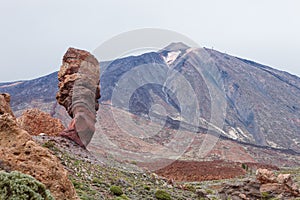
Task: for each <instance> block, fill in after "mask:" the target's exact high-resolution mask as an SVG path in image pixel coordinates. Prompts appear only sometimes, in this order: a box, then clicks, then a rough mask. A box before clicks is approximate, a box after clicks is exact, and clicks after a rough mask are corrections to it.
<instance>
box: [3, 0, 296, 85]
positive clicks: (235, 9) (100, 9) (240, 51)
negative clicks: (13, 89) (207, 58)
mask: <svg viewBox="0 0 300 200" xmlns="http://www.w3.org/2000/svg"><path fill="white" fill-rule="evenodd" d="M299 9H300V1H299V0H207V1H204V0H184V1H183V0H170V1H169V0H147V1H146V0H91V1H89V0H9V1H4V0H1V4H0V25H1V30H0V45H1V46H0V51H1V54H0V55H1V60H0V66H1V73H0V82H7V81H15V80H23V79H32V78H36V77H40V76H42V75H46V74H49V73H51V72H54V71H56V70H58V69H59V67H60V64H61V59H62V56H63V54H64V52H65V51H66V50H67V48H68V47H69V46H73V47H77V48H82V49H86V50H90V51H93V50H94V49H95V48H97V47H98V46H99V45H100V44H101V43H103V42H104V41H106V40H108V39H110V38H111V37H113V36H115V35H118V34H120V33H123V32H126V31H130V30H134V29H139V28H162V29H168V30H172V31H175V32H178V33H181V34H183V35H186V36H187V37H189V38H191V39H192V40H194V41H195V42H197V43H198V44H199V45H200V46H202V47H209V48H211V47H213V48H214V49H216V50H219V51H221V52H226V53H228V54H231V55H234V56H239V57H242V58H247V59H250V60H253V61H256V62H259V63H262V64H266V65H269V66H271V67H274V68H277V69H280V70H284V71H288V72H290V73H292V74H295V75H298V76H300V55H299V54H300V12H299ZM145 39H147V38H145Z"/></svg>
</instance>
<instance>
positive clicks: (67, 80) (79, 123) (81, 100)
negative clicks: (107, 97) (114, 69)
mask: <svg viewBox="0 0 300 200" xmlns="http://www.w3.org/2000/svg"><path fill="white" fill-rule="evenodd" d="M99 78H100V67H99V62H98V61H97V59H96V58H95V57H94V56H93V55H91V54H90V53H89V52H87V51H84V50H79V49H74V48H69V49H68V51H67V52H66V53H65V55H64V57H63V63H62V66H61V68H60V71H59V72H58V80H59V85H58V87H59V91H58V93H57V95H56V99H57V101H58V103H59V104H60V105H62V106H64V107H65V108H66V110H67V112H68V113H69V115H70V116H71V117H72V118H73V120H72V122H71V123H70V125H69V127H68V129H66V130H65V131H63V132H62V133H61V136H63V137H67V138H69V139H71V140H73V141H74V142H76V143H77V144H79V145H80V146H82V147H86V146H87V145H88V144H89V143H90V141H91V139H92V137H93V134H94V131H95V123H96V111H97V110H98V109H99V103H98V99H99V98H100V86H99V83H100V80H99Z"/></svg>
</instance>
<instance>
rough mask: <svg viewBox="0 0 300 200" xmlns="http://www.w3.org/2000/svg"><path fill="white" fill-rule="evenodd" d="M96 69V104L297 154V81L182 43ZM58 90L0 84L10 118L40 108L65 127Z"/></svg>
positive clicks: (41, 82)
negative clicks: (8, 99) (98, 92)
mask: <svg viewBox="0 0 300 200" xmlns="http://www.w3.org/2000/svg"><path fill="white" fill-rule="evenodd" d="M100 66H101V78H100V80H101V83H100V84H101V99H100V101H101V103H102V104H106V105H107V104H108V105H111V106H113V107H115V108H118V109H121V110H124V111H126V112H130V113H132V114H133V116H134V115H135V116H139V117H141V118H143V119H145V120H150V121H151V120H152V121H155V122H156V123H157V124H162V125H163V126H164V127H167V128H171V129H174V130H184V131H189V132H193V133H211V134H213V135H217V136H222V137H224V138H228V139H230V140H235V141H239V142H241V143H245V144H253V145H257V146H263V147H271V148H276V149H286V150H291V151H293V152H294V151H295V152H300V139H299V138H300V137H299V136H300V131H299V130H300V78H299V77H297V76H294V75H291V74H289V73H287V72H283V71H279V70H276V69H273V68H271V67H268V66H265V65H261V64H258V63H255V62H253V61H249V60H245V59H242V58H237V57H234V56H230V55H228V54H225V53H221V52H218V51H215V50H212V49H207V48H190V47H188V46H186V45H184V44H182V43H172V44H170V45H169V46H168V47H165V48H164V49H162V50H160V51H158V52H150V53H145V54H142V55H139V56H129V57H125V58H120V59H115V60H113V61H106V62H102V63H100ZM57 84H58V81H57V72H55V73H52V74H50V75H47V76H45V77H41V78H37V79H34V80H28V81H17V82H11V83H0V92H7V93H10V94H11V105H12V109H13V110H14V113H15V115H16V116H20V115H21V113H22V112H23V111H24V110H25V109H28V108H32V107H38V108H40V109H41V110H43V111H46V112H48V113H50V114H51V115H52V116H55V117H58V118H61V119H63V120H64V121H65V124H67V122H66V120H67V119H68V117H67V115H66V114H65V111H64V109H62V108H61V107H60V106H59V105H57V103H56V99H55V94H56V92H57ZM100 107H101V106H100ZM100 109H101V108H100ZM115 120H116V119H115ZM148 139H149V140H152V139H154V140H155V138H154V137H149V138H148Z"/></svg>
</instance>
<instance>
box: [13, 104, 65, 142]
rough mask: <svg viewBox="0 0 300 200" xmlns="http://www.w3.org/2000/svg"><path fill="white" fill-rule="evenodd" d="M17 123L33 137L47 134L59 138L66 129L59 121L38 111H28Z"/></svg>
mask: <svg viewBox="0 0 300 200" xmlns="http://www.w3.org/2000/svg"><path fill="white" fill-rule="evenodd" d="M17 121H18V124H19V126H20V128H22V129H24V130H26V131H27V132H28V133H30V134H31V135H39V134H41V133H45V134H47V135H51V136H58V135H59V133H61V132H62V131H63V130H64V129H65V127H64V126H63V124H62V122H61V121H60V120H59V119H55V118H53V117H51V115H50V114H48V113H45V112H42V111H40V110H38V109H29V110H26V111H25V112H24V113H23V115H22V116H21V117H19V118H18V119H17Z"/></svg>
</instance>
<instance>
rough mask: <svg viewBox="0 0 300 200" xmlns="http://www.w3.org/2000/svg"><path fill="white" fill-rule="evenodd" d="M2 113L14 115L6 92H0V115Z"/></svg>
mask: <svg viewBox="0 0 300 200" xmlns="http://www.w3.org/2000/svg"><path fill="white" fill-rule="evenodd" d="M4 113H9V114H10V115H11V116H13V117H15V116H14V114H13V112H12V110H11V108H10V95H9V94H8V93H2V94H0V115H2V114H4Z"/></svg>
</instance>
